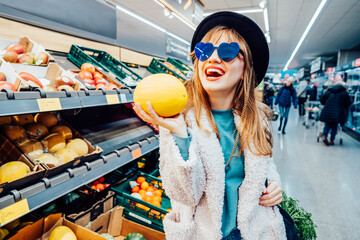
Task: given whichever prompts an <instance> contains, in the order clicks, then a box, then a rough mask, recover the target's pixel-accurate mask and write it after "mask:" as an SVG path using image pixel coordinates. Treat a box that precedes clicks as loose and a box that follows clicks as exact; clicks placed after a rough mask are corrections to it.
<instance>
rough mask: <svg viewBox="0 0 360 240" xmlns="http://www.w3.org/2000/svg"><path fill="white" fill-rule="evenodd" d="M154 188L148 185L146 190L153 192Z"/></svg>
mask: <svg viewBox="0 0 360 240" xmlns="http://www.w3.org/2000/svg"><path fill="white" fill-rule="evenodd" d="M155 190H156V188H155V187H154V186H149V187H148V189H147V191H148V192H155Z"/></svg>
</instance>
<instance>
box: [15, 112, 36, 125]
mask: <svg viewBox="0 0 360 240" xmlns="http://www.w3.org/2000/svg"><path fill="white" fill-rule="evenodd" d="M11 118H12V123H13V124H16V125H25V124H28V123H33V122H34V117H33V115H32V114H23V115H17V116H12V117H11Z"/></svg>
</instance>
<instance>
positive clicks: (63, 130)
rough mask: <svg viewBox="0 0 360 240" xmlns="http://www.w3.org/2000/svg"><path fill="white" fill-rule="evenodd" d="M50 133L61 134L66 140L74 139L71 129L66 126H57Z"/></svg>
mask: <svg viewBox="0 0 360 240" xmlns="http://www.w3.org/2000/svg"><path fill="white" fill-rule="evenodd" d="M50 132H52V133H58V134H60V135H61V136H63V138H64V139H65V140H69V139H72V137H73V134H72V131H71V129H70V128H69V127H68V126H65V125H57V126H55V127H53V128H52V129H51V130H50Z"/></svg>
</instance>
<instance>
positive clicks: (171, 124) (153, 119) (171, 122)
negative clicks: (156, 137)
mask: <svg viewBox="0 0 360 240" xmlns="http://www.w3.org/2000/svg"><path fill="white" fill-rule="evenodd" d="M146 106H147V108H148V110H149V114H148V113H146V112H145V111H144V109H142V107H141V106H140V104H139V103H135V106H134V111H135V112H136V113H137V114H138V116H139V117H140V118H141V119H142V120H144V121H145V122H148V123H152V124H154V125H155V126H156V127H157V126H161V127H164V128H167V129H169V131H170V132H172V133H174V134H176V135H178V136H180V137H188V133H187V130H186V125H185V122H184V121H183V119H182V118H183V116H182V115H181V114H178V115H176V116H174V117H167V118H164V117H160V116H159V115H157V114H156V112H155V110H154V109H153V107H152V106H151V103H149V102H147V103H146Z"/></svg>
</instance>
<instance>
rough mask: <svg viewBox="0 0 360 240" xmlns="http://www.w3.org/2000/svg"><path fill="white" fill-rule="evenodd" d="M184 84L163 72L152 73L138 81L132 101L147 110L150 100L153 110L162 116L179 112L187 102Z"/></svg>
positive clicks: (169, 115)
mask: <svg viewBox="0 0 360 240" xmlns="http://www.w3.org/2000/svg"><path fill="white" fill-rule="evenodd" d="M187 99H188V95H187V93H186V89H185V86H184V85H183V84H182V82H181V81H180V80H179V79H177V78H176V77H174V76H171V75H169V74H165V73H158V74H153V75H150V76H148V77H145V78H144V79H143V80H141V81H140V82H139V84H138V85H137V86H136V88H135V91H134V102H135V103H139V104H140V106H141V107H142V108H143V109H144V110H145V111H146V112H148V109H147V106H146V102H150V103H151V105H152V107H153V108H154V110H155V112H156V113H157V114H158V115H159V116H162V117H172V116H175V115H176V114H178V113H180V112H181V111H182V110H183V109H184V107H185V105H186V102H187Z"/></svg>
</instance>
